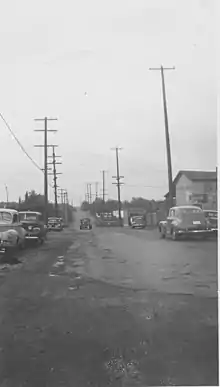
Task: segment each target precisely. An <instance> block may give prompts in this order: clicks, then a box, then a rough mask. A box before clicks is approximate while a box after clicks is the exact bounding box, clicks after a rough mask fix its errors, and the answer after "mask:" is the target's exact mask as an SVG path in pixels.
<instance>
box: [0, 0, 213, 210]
mask: <svg viewBox="0 0 220 387" xmlns="http://www.w3.org/2000/svg"><path fill="white" fill-rule="evenodd" d="M216 3H217V2H216V1H214V0H200V1H199V0H178V1H176V0H93V1H91V0H80V1H76V0H62V1H58V0H47V1H45V0H38V1H34V0H19V1H18V0H17V1H16V0H11V1H7V0H2V1H1V15H0V18H1V22H0V35H1V50H0V85H1V87H0V112H1V113H2V114H3V115H4V117H5V119H6V120H7V121H8V123H9V124H10V126H11V128H12V130H13V131H14V132H15V134H16V135H17V137H18V138H19V140H20V141H21V143H22V145H23V146H24V147H25V149H26V150H27V152H28V153H29V154H30V155H31V157H32V158H33V159H34V160H35V161H36V162H37V163H38V164H39V165H40V167H42V168H43V149H41V148H36V147H34V144H43V133H41V132H35V131H34V130H36V129H43V122H36V121H34V119H35V118H43V117H45V116H47V117H52V118H57V119H58V120H57V121H53V122H50V123H49V126H48V128H49V129H54V130H57V132H56V133H53V132H51V133H49V134H48V143H49V144H57V145H58V147H57V149H56V152H57V154H58V155H61V156H62V158H61V159H60V160H59V161H62V163H63V164H62V165H57V170H58V172H62V175H60V176H59V180H58V184H59V186H60V187H62V188H64V189H67V190H68V193H69V198H70V200H73V201H74V203H75V204H78V203H79V201H80V200H83V199H84V195H85V185H86V183H87V182H88V183H94V182H96V181H97V182H100V187H99V191H100V189H101V177H102V176H101V170H106V171H107V173H106V190H107V194H108V197H109V198H116V197H117V192H116V186H115V185H113V184H112V183H113V182H114V179H113V178H112V176H114V175H115V174H116V160H115V159H116V158H115V151H114V150H112V148H114V147H115V146H120V147H122V150H121V151H120V155H119V157H120V174H121V175H123V176H124V179H123V181H124V183H125V184H124V186H123V187H122V192H121V196H122V200H130V199H131V198H132V197H140V196H142V197H145V198H148V199H155V200H158V199H163V196H164V194H165V193H166V192H167V190H168V177H167V159H166V144H165V131H164V115H163V104H162V93H161V76H160V72H159V71H150V70H149V68H150V67H160V66H161V65H163V66H165V67H173V66H175V70H174V71H166V72H165V82H166V94H167V106H168V116H169V130H170V142H171V153H172V168H173V177H175V175H176V174H177V172H178V171H179V170H180V169H204V170H215V168H216V165H217V88H216V84H217V82H216V67H217V66H216V57H215V55H216V53H215V46H216V42H215V39H216V37H215V22H216V19H215V14H216ZM0 144H1V152H0V163H1V174H0V201H1V200H5V196H6V194H5V184H6V185H7V187H8V191H9V200H17V199H18V197H19V196H22V197H23V196H24V193H25V191H26V190H31V189H35V190H36V191H37V192H40V193H41V192H42V193H43V183H44V181H43V173H41V171H39V170H38V169H37V168H35V166H34V165H33V164H32V163H31V162H30V160H29V159H28V158H27V156H26V155H25V154H24V153H23V152H22V151H21V149H20V148H19V146H18V145H17V143H16V142H15V140H14V139H13V138H12V136H11V135H10V133H9V131H8V130H7V128H6V127H5V125H4V123H3V122H2V121H0ZM49 154H51V150H50V149H49ZM49 180H50V183H51V184H52V176H50V177H49ZM93 192H95V188H94V185H93ZM49 197H50V199H51V200H53V190H52V188H50V189H49Z"/></svg>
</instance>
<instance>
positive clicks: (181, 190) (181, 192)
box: [176, 175, 192, 206]
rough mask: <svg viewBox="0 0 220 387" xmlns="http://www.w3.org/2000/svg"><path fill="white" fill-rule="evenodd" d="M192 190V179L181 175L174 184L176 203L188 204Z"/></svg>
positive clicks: (178, 204)
mask: <svg viewBox="0 0 220 387" xmlns="http://www.w3.org/2000/svg"><path fill="white" fill-rule="evenodd" d="M191 192H192V181H191V180H189V179H188V178H187V177H186V176H185V175H182V176H181V177H180V179H179V181H178V182H177V184H176V205H177V206H184V205H187V204H190V201H189V195H190V193H191Z"/></svg>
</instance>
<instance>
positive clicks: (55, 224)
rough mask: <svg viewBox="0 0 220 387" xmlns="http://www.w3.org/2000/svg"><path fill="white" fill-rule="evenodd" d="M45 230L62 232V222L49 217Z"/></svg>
mask: <svg viewBox="0 0 220 387" xmlns="http://www.w3.org/2000/svg"><path fill="white" fill-rule="evenodd" d="M47 229H48V231H62V230H63V222H62V221H61V219H60V218H57V217H50V218H48V223H47Z"/></svg>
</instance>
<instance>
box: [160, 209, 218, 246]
mask: <svg viewBox="0 0 220 387" xmlns="http://www.w3.org/2000/svg"><path fill="white" fill-rule="evenodd" d="M159 231H160V234H161V237H162V238H166V237H171V238H172V239H173V240H177V239H179V238H180V237H183V236H194V237H195V236H196V237H198V236H199V237H202V238H204V239H205V238H207V237H208V236H211V235H213V231H212V229H211V227H210V225H209V224H208V222H207V221H206V218H205V214H204V212H203V210H202V209H201V208H199V207H197V206H179V207H173V208H171V209H170V211H169V215H168V217H167V219H166V220H165V221H161V222H160V223H159Z"/></svg>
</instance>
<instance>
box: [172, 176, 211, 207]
mask: <svg viewBox="0 0 220 387" xmlns="http://www.w3.org/2000/svg"><path fill="white" fill-rule="evenodd" d="M204 194H206V195H207V198H206V199H207V202H203V203H201V204H202V208H203V209H212V210H216V209H217V181H191V180H189V179H188V178H187V177H186V176H185V175H182V176H181V178H180V179H179V181H178V182H177V183H176V205H178V206H181V205H190V204H194V203H195V200H196V198H195V197H193V196H194V195H204Z"/></svg>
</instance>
